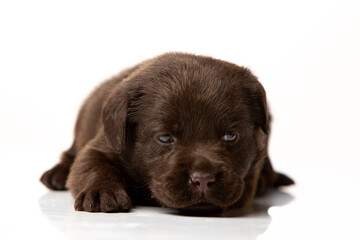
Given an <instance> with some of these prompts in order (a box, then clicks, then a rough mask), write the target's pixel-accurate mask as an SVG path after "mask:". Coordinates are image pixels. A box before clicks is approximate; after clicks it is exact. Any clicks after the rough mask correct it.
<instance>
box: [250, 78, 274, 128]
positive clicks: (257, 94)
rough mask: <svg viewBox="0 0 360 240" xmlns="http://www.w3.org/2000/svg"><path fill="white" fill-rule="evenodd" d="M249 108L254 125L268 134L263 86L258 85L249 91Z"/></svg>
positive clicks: (267, 117)
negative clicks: (250, 107)
mask: <svg viewBox="0 0 360 240" xmlns="http://www.w3.org/2000/svg"><path fill="white" fill-rule="evenodd" d="M250 103H251V104H250V106H252V109H251V112H252V117H253V119H254V120H255V123H256V124H257V125H258V126H259V127H260V128H261V129H262V131H263V132H264V133H265V134H266V135H268V134H269V131H270V129H269V125H270V124H269V113H268V108H267V103H266V92H265V89H264V88H263V86H262V85H261V84H260V83H258V84H256V86H255V87H254V88H253V89H252V90H250Z"/></svg>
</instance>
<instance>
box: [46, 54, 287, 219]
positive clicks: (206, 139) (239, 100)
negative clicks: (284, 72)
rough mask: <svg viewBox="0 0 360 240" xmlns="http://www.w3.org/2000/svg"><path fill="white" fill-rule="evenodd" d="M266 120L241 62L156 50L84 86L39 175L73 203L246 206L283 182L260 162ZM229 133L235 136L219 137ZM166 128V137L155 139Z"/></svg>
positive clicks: (199, 208)
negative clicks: (72, 118) (66, 138)
mask: <svg viewBox="0 0 360 240" xmlns="http://www.w3.org/2000/svg"><path fill="white" fill-rule="evenodd" d="M269 121H270V120H269V113H268V111H267V105H266V95H265V91H264V89H263V87H262V85H261V84H260V83H259V82H258V81H257V79H256V77H255V76H254V75H253V74H252V73H251V72H250V71H249V70H247V69H246V68H243V67H239V66H237V65H234V64H231V63H228V62H224V61H221V60H216V59H213V58H210V57H203V56H195V55H190V54H182V53H169V54H164V55H161V56H159V57H156V58H154V59H151V60H149V61H146V62H144V63H142V64H140V65H138V66H136V67H134V68H132V69H129V70H127V71H124V72H123V73H121V74H120V75H118V76H116V77H114V78H113V79H111V80H109V81H107V82H105V83H103V84H102V85H101V86H100V87H98V88H97V89H96V90H95V91H94V92H93V93H92V94H91V95H90V97H89V98H88V99H87V100H86V101H85V103H84V105H83V107H82V108H81V110H80V113H79V116H78V120H77V123H76V127H75V140H74V143H73V145H72V147H71V148H70V149H69V150H68V151H66V152H65V153H64V154H63V155H62V158H61V161H60V163H58V164H57V165H56V166H55V167H54V168H52V169H50V170H49V171H47V172H45V173H44V174H43V176H42V177H41V181H42V182H43V183H44V184H45V185H46V186H47V187H49V188H50V189H55V190H63V189H66V188H68V189H69V190H70V192H71V194H72V195H73V196H74V198H75V209H76V210H80V211H90V212H93V211H95V212H98V211H101V212H118V211H120V212H121V211H128V210H129V209H130V208H131V207H133V206H134V205H136V204H144V203H145V204H159V205H162V206H166V207H171V208H175V209H178V210H180V211H182V212H196V213H204V214H206V213H210V212H217V211H223V210H225V209H227V208H229V207H246V206H248V205H249V204H250V203H251V202H252V200H253V198H254V196H255V195H256V194H262V193H264V192H265V190H266V189H268V188H271V187H278V186H281V185H290V184H292V183H293V181H292V180H291V179H290V178H288V177H286V176H285V175H282V174H278V173H276V172H274V171H273V169H272V166H271V164H270V160H269V158H268V156H267V145H268V135H269V131H270V129H269ZM229 133H232V134H236V139H235V141H233V142H225V141H224V139H223V136H224V135H225V134H229ZM168 134H171V135H172V136H173V137H174V142H170V143H162V142H159V136H163V135H168ZM194 176H195V177H194ZM199 176H200V177H199Z"/></svg>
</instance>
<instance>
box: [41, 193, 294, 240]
mask: <svg viewBox="0 0 360 240" xmlns="http://www.w3.org/2000/svg"><path fill="white" fill-rule="evenodd" d="M293 199H294V198H293V196H292V195H290V194H288V193H286V192H283V191H281V190H274V191H271V192H269V193H268V194H266V195H265V196H264V197H260V198H257V199H255V201H254V204H253V205H252V207H251V208H248V209H232V210H228V211H226V212H225V213H222V214H218V215H213V216H206V217H190V216H184V215H180V214H179V213H178V212H176V211H175V210H173V209H168V208H157V207H141V206H139V207H136V208H134V209H133V210H132V211H131V212H130V213H87V212H78V211H75V210H74V208H73V204H74V200H73V198H72V197H71V195H70V194H69V192H66V191H61V192H58V191H57V192H53V191H52V192H48V193H47V194H45V195H44V196H43V197H42V198H41V199H40V200H39V205H40V208H41V211H42V213H43V214H44V215H45V216H46V217H47V218H48V219H49V220H50V221H51V222H52V223H53V224H54V225H55V226H56V227H57V228H58V229H59V230H60V231H62V232H64V233H65V234H66V235H67V236H69V238H71V239H78V238H79V236H80V235H81V236H82V237H90V238H96V237H99V238H101V239H115V238H119V236H121V237H124V238H134V239H135V238H137V239H139V238H141V237H143V236H145V235H146V234H152V235H151V236H153V235H154V236H156V235H158V234H159V236H160V235H161V236H164V235H165V236H166V235H169V237H171V236H175V235H176V236H177V237H179V238H182V237H184V238H185V237H186V238H189V237H190V238H192V237H196V236H205V235H209V236H213V237H215V238H217V237H221V236H222V235H224V233H226V235H227V236H232V235H233V236H237V235H239V234H241V235H242V236H246V238H247V239H256V238H257V237H258V236H259V235H260V234H262V233H264V232H265V231H266V229H267V228H268V226H269V224H270V222H271V217H270V216H269V214H268V209H269V208H270V207H274V206H283V205H286V204H288V203H289V202H291V201H292V200H293ZM180 216H182V217H180ZM259 223H260V224H259ZM234 226H235V227H234ZM202 229H203V230H202ZM205 229H206V231H205V232H204V230H205ZM95 230H96V233H95V232H94V231H95ZM185 230H186V231H185ZM147 236H149V235H147Z"/></svg>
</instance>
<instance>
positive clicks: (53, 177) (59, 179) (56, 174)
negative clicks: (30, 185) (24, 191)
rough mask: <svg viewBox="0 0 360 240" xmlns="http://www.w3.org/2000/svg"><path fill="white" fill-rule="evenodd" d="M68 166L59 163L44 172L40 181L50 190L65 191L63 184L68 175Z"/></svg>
mask: <svg viewBox="0 0 360 240" xmlns="http://www.w3.org/2000/svg"><path fill="white" fill-rule="evenodd" d="M69 170H70V165H68V164H64V163H59V164H56V165H55V166H54V167H53V168H52V169H50V170H48V171H46V172H45V173H44V174H43V175H42V176H41V178H40V181H41V182H42V183H43V184H44V185H45V186H46V187H48V188H50V189H52V190H66V187H65V183H66V179H67V177H68V175H69Z"/></svg>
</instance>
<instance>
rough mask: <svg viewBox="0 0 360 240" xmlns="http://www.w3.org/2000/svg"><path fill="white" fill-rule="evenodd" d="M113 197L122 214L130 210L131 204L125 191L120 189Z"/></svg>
mask: <svg viewBox="0 0 360 240" xmlns="http://www.w3.org/2000/svg"><path fill="white" fill-rule="evenodd" d="M114 197H115V200H116V203H117V205H118V206H119V207H120V209H121V210H122V211H124V212H127V211H129V210H130V209H131V208H132V202H131V199H130V197H129V195H127V193H126V192H125V190H123V189H121V190H118V191H116V192H115V193H114Z"/></svg>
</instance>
